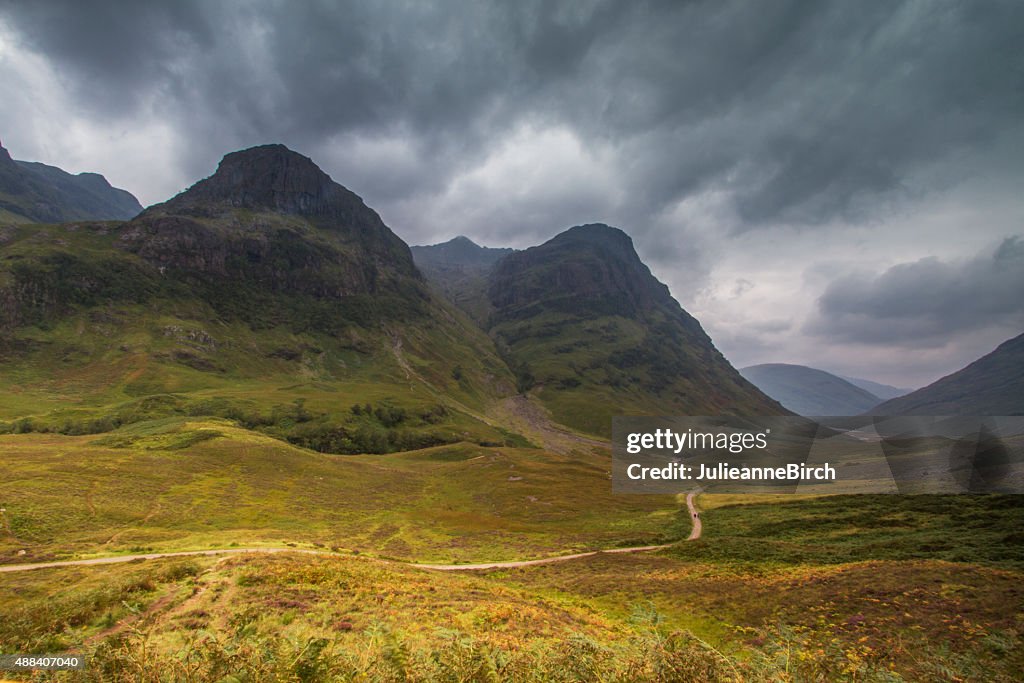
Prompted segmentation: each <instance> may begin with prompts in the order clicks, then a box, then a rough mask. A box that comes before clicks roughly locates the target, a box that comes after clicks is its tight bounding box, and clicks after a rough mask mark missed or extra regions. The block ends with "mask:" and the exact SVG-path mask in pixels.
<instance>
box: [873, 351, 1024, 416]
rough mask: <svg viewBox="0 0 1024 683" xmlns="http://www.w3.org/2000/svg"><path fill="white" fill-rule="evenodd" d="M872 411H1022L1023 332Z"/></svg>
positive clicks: (1023, 377)
mask: <svg viewBox="0 0 1024 683" xmlns="http://www.w3.org/2000/svg"><path fill="white" fill-rule="evenodd" d="M870 412H871V413H873V414H875V415H1024V334H1022V335H1020V336H1018V337H1014V338H1013V339H1010V340H1008V341H1005V342H1003V343H1002V344H1000V345H999V346H998V347H997V348H996V350H995V351H993V352H992V353H990V354H988V355H987V356H983V357H981V358H979V359H978V360H976V361H974V362H973V363H971V364H970V365H968V366H967V367H965V368H963V369H961V370H958V371H956V372H954V373H953V374H951V375H947V376H946V377H943V378H942V379H940V380H938V381H936V382H933V383H932V384H929V385H928V386H926V387H923V388H921V389H918V390H917V391H914V392H911V393H909V394H907V395H906V396H900V397H899V398H894V399H892V400H890V401H886V402H885V403H883V404H881V405H879V406H876V407H875V408H873V409H872V410H871V411H870Z"/></svg>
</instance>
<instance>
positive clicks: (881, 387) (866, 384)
mask: <svg viewBox="0 0 1024 683" xmlns="http://www.w3.org/2000/svg"><path fill="white" fill-rule="evenodd" d="M836 377H839V378H840V379H845V380H846V381H847V382H849V383H850V384H852V385H854V386H855V387H860V388H861V389H863V390H864V391H866V392H868V393H869V394H874V395H875V396H877V397H878V398H879V400H881V401H887V400H889V399H890V398H896V397H897V396H904V395H906V394H909V393H910V392H911V391H913V389H901V388H899V387H894V386H890V385H888V384H881V383H879V382H872V381H871V380H869V379H860V378H859V377H847V376H846V375H836Z"/></svg>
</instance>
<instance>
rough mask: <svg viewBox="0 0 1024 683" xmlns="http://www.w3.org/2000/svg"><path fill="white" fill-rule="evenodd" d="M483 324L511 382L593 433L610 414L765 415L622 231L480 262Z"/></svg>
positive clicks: (585, 234) (755, 393) (773, 408)
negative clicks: (488, 309)
mask: <svg viewBox="0 0 1024 683" xmlns="http://www.w3.org/2000/svg"><path fill="white" fill-rule="evenodd" d="M488 297H489V300H490V303H491V305H492V307H493V313H492V314H491V317H490V331H491V334H492V336H493V337H494V338H495V340H496V341H497V343H498V346H499V350H501V351H502V352H503V353H504V354H505V356H506V358H507V360H508V361H509V363H510V365H511V366H512V367H513V370H514V371H515V372H516V374H517V376H518V379H519V384H520V388H521V389H523V390H528V389H532V390H533V391H534V392H535V393H536V394H537V395H538V397H539V398H540V399H541V400H542V401H543V402H544V403H545V404H546V405H547V407H548V408H549V409H551V410H552V412H553V414H554V416H555V418H556V419H557V420H559V421H561V422H563V423H565V424H568V425H571V426H574V427H577V428H579V429H583V430H587V431H591V432H594V433H603V432H606V431H607V430H608V428H609V427H608V425H609V424H610V418H611V417H612V416H613V415H621V414H631V413H632V414H637V413H644V412H646V413H648V414H672V413H678V414H691V415H714V414H738V415H751V416H753V415H776V414H782V413H785V412H786V411H785V410H784V409H783V408H782V407H781V406H780V405H779V404H778V403H776V402H775V401H773V400H772V399H770V398H768V397H767V396H765V395H764V394H763V393H761V392H760V391H759V390H758V389H757V388H756V387H754V386H753V385H752V384H750V383H749V382H747V381H746V380H745V379H743V378H742V377H741V376H740V375H739V373H738V372H736V370H735V369H734V368H733V367H732V366H731V365H730V364H729V363H728V361H726V360H725V358H724V357H723V356H722V355H721V354H720V353H719V352H718V350H717V349H716V348H715V347H714V345H713V344H712V343H711V340H710V339H709V338H708V336H707V334H705V333H704V330H703V329H702V328H701V326H700V324H699V323H698V322H697V321H696V320H695V319H694V318H693V317H692V316H690V315H689V314H688V313H687V312H686V311H684V310H683V309H682V308H681V307H680V306H679V304H678V303H677V302H676V301H675V299H673V298H672V296H671V295H670V294H669V290H668V288H667V287H666V286H665V285H664V284H662V283H661V282H659V281H658V280H657V279H656V278H655V277H654V276H653V275H652V274H651V272H650V270H649V269H648V268H647V266H645V265H644V264H643V263H642V262H641V261H640V258H639V257H638V256H637V254H636V251H635V250H634V249H633V242H632V240H631V239H630V238H629V236H628V235H626V233H624V232H622V231H621V230H618V229H616V228H611V227H609V226H607V225H602V224H593V225H582V226H577V227H575V228H571V229H569V230H567V231H565V232H563V233H562V234H560V235H558V236H556V237H555V238H553V239H551V240H550V241H548V242H546V243H544V244H542V245H540V246H538V247H533V248H530V249H527V250H525V251H522V252H518V253H514V254H511V255H509V256H506V257H505V258H503V259H502V260H501V261H499V262H498V263H497V264H496V266H495V267H494V270H493V271H492V273H491V275H490V278H489V284H488Z"/></svg>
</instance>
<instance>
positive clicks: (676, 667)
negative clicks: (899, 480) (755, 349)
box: [0, 420, 1024, 681]
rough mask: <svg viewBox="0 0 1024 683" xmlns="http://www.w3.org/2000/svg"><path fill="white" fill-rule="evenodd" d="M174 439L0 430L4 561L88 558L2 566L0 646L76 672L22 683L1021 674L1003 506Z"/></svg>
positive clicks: (1012, 509)
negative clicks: (80, 659) (684, 489)
mask: <svg viewBox="0 0 1024 683" xmlns="http://www.w3.org/2000/svg"><path fill="white" fill-rule="evenodd" d="M175 429H178V430H181V431H176V432H174V434H175V435H180V434H181V433H185V432H188V433H192V432H196V431H200V430H204V429H211V430H215V431H216V432H217V436H216V437H214V438H207V439H203V440H197V441H195V442H194V443H191V444H190V445H189V446H188V447H187V448H183V449H177V450H175V449H170V450H168V449H166V448H156V449H147V448H141V447H138V446H136V447H133V448H123V447H121V448H118V447H116V446H112V445H111V444H110V442H109V441H104V440H102V439H103V438H102V437H99V438H97V437H96V436H63V435H53V434H20V435H8V436H2V437H0V442H2V443H0V446H2V447H3V449H4V452H5V454H9V457H5V458H4V460H3V462H0V477H2V478H0V481H2V482H3V484H0V507H3V508H4V513H3V515H4V518H3V530H2V532H0V566H3V567H4V568H5V569H14V568H15V567H16V565H23V564H31V563H37V562H43V563H48V562H61V561H64V562H66V561H67V560H76V559H77V560H84V562H81V563H76V564H66V563H65V564H60V565H57V566H49V567H45V568H36V569H34V570H33V571H6V572H3V573H0V617H2V619H0V652H5V653H9V652H23V653H37V654H38V653H53V652H76V653H84V654H86V655H87V657H88V658H89V668H88V669H87V671H85V672H72V673H44V672H37V673H36V674H35V676H34V678H31V679H32V680H76V681H77V680H89V681H139V680H141V681H164V680H193V681H215V680H225V677H226V676H228V675H231V676H234V677H235V678H234V680H252V681H262V680H296V681H301V680H309V681H319V680H340V681H346V680H361V681H367V680H369V681H420V680H436V681H459V680H462V681H476V680H511V681H592V680H608V681H659V680H660V681H820V680H857V681H896V680H915V681H917V680H922V681H923V680H928V681H931V680H948V681H973V680H993V681H1016V680H1019V679H1020V676H1021V672H1022V671H1024V654H1022V652H1024V648H1021V647H1020V645H1021V642H1020V641H1021V633H1022V629H1024V588H1022V586H1024V581H1022V579H1024V538H1022V537H1021V535H1020V531H1019V529H1020V528H1022V526H1021V525H1022V522H1024V504H1022V503H1021V502H1019V501H1018V498H1017V497H1013V496H1002V497H1001V496H959V497H942V496H831V497H808V496H804V497H800V496H785V495H783V496H710V495H703V496H698V497H696V501H695V498H694V496H692V495H691V496H689V497H687V500H686V501H685V503H689V505H686V504H685V503H684V500H679V499H676V498H675V497H671V496H612V495H611V493H610V488H611V487H610V485H609V480H608V466H609V463H608V455H607V452H606V451H602V450H601V449H593V448H588V447H585V446H584V445H582V444H581V445H579V446H578V447H577V448H576V449H574V450H572V451H571V452H569V453H566V454H560V453H556V452H552V451H551V450H548V449H544V448H510V447H483V446H479V445H476V444H454V445H450V446H440V447H436V448H430V449H424V450H421V451H414V452H406V453H394V454H390V455H378V456H331V455H324V454H320V453H313V452H311V451H307V450H303V449H297V448H294V447H292V446H289V445H287V444H285V443H283V442H281V441H279V440H276V439H272V438H270V437H267V436H265V435H261V434H258V433H255V432H250V431H247V430H244V429H240V428H238V427H235V426H232V425H230V424H228V423H225V422H217V421H214V422H209V421H205V422H204V421H202V420H193V421H187V420H186V421H184V422H182V423H181V424H178V425H176V426H175ZM161 438H162V437H161ZM567 438H571V437H567ZM577 443H580V442H577ZM694 505H696V506H699V508H700V509H701V510H702V512H701V514H700V520H703V522H704V525H703V527H702V533H701V534H699V537H697V538H694V539H693V540H690V541H688V542H687V537H688V536H692V535H693V534H694V532H695V531H696V528H695V527H694V521H695V520H696V518H695V516H694V514H693V513H694V511H695V509H694V507H693V506H694ZM232 544H234V545H232ZM651 546H654V547H651ZM638 548H639V549H643V550H646V551H647V552H626V551H628V550H631V549H633V550H635V549H638ZM225 549H227V550H228V551H229V552H223V551H224V550H225ZM250 549H252V550H260V551H264V552H246V551H247V550H250ZM598 550H606V551H611V552H595V551H598ZM22 551H24V554H22ZM181 551H187V552H190V553H195V554H191V555H188V556H183V555H175V554H174V553H176V552H181ZM266 551H273V552H266ZM618 551H622V552H618ZM566 555H568V556H572V557H568V558H567V557H565V556H566ZM110 556H116V557H118V559H119V560H121V561H120V562H118V563H116V564H111V563H109V560H108V559H104V558H109V557H110ZM139 556H142V557H139ZM532 560H542V561H541V562H534V561H532ZM416 565H420V566H416ZM439 569H445V570H456V569H458V570H460V571H438V570H439ZM8 675H9V676H10V677H12V678H15V679H19V680H28V679H29V678H30V677H29V676H28V675H25V674H21V673H14V672H12V673H9V674H8ZM227 680H231V679H227Z"/></svg>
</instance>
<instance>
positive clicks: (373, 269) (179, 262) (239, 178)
mask: <svg viewBox="0 0 1024 683" xmlns="http://www.w3.org/2000/svg"><path fill="white" fill-rule="evenodd" d="M118 245H119V246H121V247H122V248H124V249H126V250H128V251H130V252H132V253H134V254H137V255H138V256H139V257H141V258H142V259H143V260H144V261H146V262H147V263H149V264H152V265H153V266H155V267H157V268H160V269H163V272H171V273H177V274H178V275H179V277H180V278H183V279H185V280H187V281H189V282H192V283H195V284H196V285H198V286H201V287H203V288H204V289H205V290H206V294H207V295H208V297H209V298H210V300H211V301H215V302H216V303H215V305H216V306H217V307H218V310H223V311H228V312H230V311H236V312H237V311H244V310H246V309H249V310H250V313H251V314H252V315H253V316H256V317H257V318H259V317H264V315H265V314H266V313H268V312H272V311H273V310H274V309H276V308H280V306H279V305H278V304H280V303H282V302H281V301H276V302H275V301H272V300H268V299H267V296H266V295H267V294H268V293H271V294H272V293H275V292H277V293H287V294H290V295H294V296H298V297H300V298H301V299H302V301H301V302H299V303H300V304H304V305H300V310H305V312H306V313H311V314H313V318H314V322H313V323H311V324H313V325H314V326H316V327H321V328H323V327H324V324H326V328H325V329H327V328H329V329H336V326H337V325H342V326H343V325H344V324H345V321H346V320H350V319H355V320H357V321H358V322H359V323H360V324H367V323H369V322H371V321H372V320H375V319H385V318H387V319H390V318H401V317H403V316H409V315H414V314H418V313H422V312H423V306H424V305H425V302H426V301H427V299H428V294H427V288H426V284H425V283H424V282H423V280H422V278H421V276H420V274H419V272H418V271H417V270H416V267H415V266H414V265H413V261H412V254H411V253H410V251H409V247H408V246H407V245H406V244H405V242H403V241H402V240H401V239H400V238H399V237H398V236H397V235H395V234H394V233H393V232H392V231H391V230H390V229H389V228H388V227H387V226H386V225H384V222H383V221H382V220H381V218H380V216H379V215H378V214H377V212H376V211H374V210H373V209H370V208H369V207H367V206H366V205H365V204H364V203H363V201H362V199H360V198H359V197H358V196H357V195H355V194H354V193H352V192H350V191H349V190H348V189H346V188H344V187H342V186H341V185H339V184H337V183H335V182H334V181H332V180H331V178H330V177H329V176H328V175H327V174H326V173H324V172H323V171H321V170H320V169H319V168H318V167H317V166H316V164H314V163H313V162H312V161H311V160H310V159H309V158H307V157H304V156H302V155H301V154H297V153H295V152H293V151H291V150H289V149H288V148H286V147H284V146H283V145H265V146H261V147H254V148H252V149H247V150H243V151H240V152H234V153H232V154H228V155H227V156H225V157H224V159H223V160H222V161H221V163H220V165H219V166H218V168H217V172H216V173H214V174H213V175H212V176H210V177H209V178H206V179H204V180H200V181H199V182H197V183H196V184H195V185H193V186H192V187H191V188H189V189H188V190H186V191H185V192H182V193H181V194H179V195H178V196H176V197H174V198H173V199H171V200H169V201H167V202H165V203H163V204H158V205H155V206H152V207H150V208H149V209H147V210H146V211H145V212H144V213H142V214H141V215H140V216H139V217H138V218H136V219H135V220H133V221H132V222H131V223H130V224H129V225H128V226H126V228H125V229H124V230H123V231H122V232H121V235H120V238H119V240H118ZM293 303H295V302H289V303H286V304H285V306H286V309H285V310H280V311H279V313H281V314H283V315H285V316H287V314H288V313H289V311H288V310H287V307H290V306H292V304H293ZM268 307H269V308H268ZM332 320H333V322H334V324H333V325H332V324H330V323H331V321H332Z"/></svg>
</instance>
